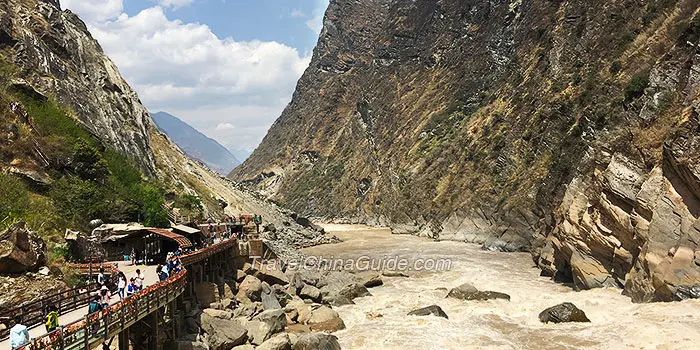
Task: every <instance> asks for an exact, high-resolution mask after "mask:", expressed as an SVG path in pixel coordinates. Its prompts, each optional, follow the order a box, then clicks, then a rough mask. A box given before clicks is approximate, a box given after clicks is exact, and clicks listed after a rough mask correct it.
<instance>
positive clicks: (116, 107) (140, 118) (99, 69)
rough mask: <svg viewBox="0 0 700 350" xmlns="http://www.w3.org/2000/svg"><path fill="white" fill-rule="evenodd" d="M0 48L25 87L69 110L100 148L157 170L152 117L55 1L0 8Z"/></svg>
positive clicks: (17, 1) (16, 0)
mask: <svg viewBox="0 0 700 350" xmlns="http://www.w3.org/2000/svg"><path fill="white" fill-rule="evenodd" d="M0 46H2V47H4V48H6V49H9V50H11V55H10V56H11V59H12V60H13V63H15V64H16V65H17V67H18V68H19V70H20V73H19V75H20V76H21V77H22V79H24V80H25V82H26V83H27V84H28V85H30V86H32V87H33V88H34V89H36V90H38V91H39V92H41V93H43V94H46V95H47V96H50V97H52V98H56V99H58V100H59V101H60V102H62V103H63V104H65V105H67V106H69V107H70V108H72V109H73V110H74V111H75V113H76V117H77V118H78V120H79V121H80V122H81V123H82V124H83V126H84V127H85V128H86V129H88V130H89V131H90V133H92V134H94V135H95V136H96V137H98V138H99V139H100V140H101V141H102V142H103V143H104V144H106V145H110V146H111V147H113V148H115V149H117V150H119V151H121V152H122V153H124V154H127V155H129V157H130V158H132V159H133V160H134V161H136V162H137V163H138V164H139V166H141V168H142V169H143V170H145V171H146V172H147V173H153V172H154V171H155V168H156V166H155V159H154V156H153V153H152V152H151V151H150V147H149V136H148V129H149V128H150V127H151V124H150V116H149V114H148V111H147V110H146V108H145V107H144V106H143V105H142V104H141V102H140V101H139V98H138V96H137V95H136V93H135V92H134V91H133V90H132V89H131V87H129V85H128V84H127V83H126V82H125V81H124V79H122V77H121V75H120V74H119V71H118V70H117V67H116V66H115V65H114V63H112V61H111V60H110V59H109V58H108V57H107V56H105V54H104V52H103V51H102V48H101V47H100V45H99V43H98V42H97V41H96V40H95V39H93V38H92V36H91V35H90V33H89V32H88V30H87V27H86V26H85V23H83V21H82V20H80V18H78V16H77V15H75V14H73V13H72V12H70V11H61V10H60V4H59V1H58V0H41V1H31V0H8V1H3V2H2V3H0Z"/></svg>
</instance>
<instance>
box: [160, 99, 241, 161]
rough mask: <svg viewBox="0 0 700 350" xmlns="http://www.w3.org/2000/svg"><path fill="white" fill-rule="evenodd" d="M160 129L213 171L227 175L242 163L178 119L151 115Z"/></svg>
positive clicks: (225, 149)
mask: <svg viewBox="0 0 700 350" xmlns="http://www.w3.org/2000/svg"><path fill="white" fill-rule="evenodd" d="M151 117H152V118H153V121H154V122H155V123H156V125H157V126H158V128H159V129H160V130H161V131H163V132H164V133H165V134H166V135H168V137H170V139H172V140H173V142H175V144H177V146H178V147H180V149H182V151H183V152H185V154H187V156H189V157H190V158H193V159H196V160H199V161H201V162H202V163H204V164H206V165H207V166H208V167H209V168H211V169H212V170H215V171H216V172H218V173H220V174H222V175H226V174H228V173H229V172H230V171H231V170H233V169H234V168H235V167H237V166H238V165H240V164H241V162H240V161H239V160H238V159H237V158H236V157H235V156H234V155H233V154H232V153H231V151H229V150H228V149H227V148H226V147H224V146H222V145H221V144H220V143H218V142H217V141H216V140H214V139H212V138H211V137H208V136H207V135H204V134H203V133H201V132H200V131H198V130H197V129H195V128H193V127H192V126H190V125H189V124H187V123H185V122H184V121H182V120H181V119H179V118H178V117H176V116H174V115H172V114H169V113H166V112H157V113H153V114H152V115H151Z"/></svg>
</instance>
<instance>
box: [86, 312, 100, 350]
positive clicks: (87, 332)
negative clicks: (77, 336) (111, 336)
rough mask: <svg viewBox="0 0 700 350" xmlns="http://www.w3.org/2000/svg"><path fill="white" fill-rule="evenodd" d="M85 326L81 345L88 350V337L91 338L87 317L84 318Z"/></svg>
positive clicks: (90, 326) (90, 327) (88, 318)
mask: <svg viewBox="0 0 700 350" xmlns="http://www.w3.org/2000/svg"><path fill="white" fill-rule="evenodd" d="M98 316H99V315H98ZM98 322H99V321H98ZM85 326H86V329H85V331H84V332H83V345H84V348H85V349H90V337H91V336H92V325H91V324H90V317H89V316H85Z"/></svg>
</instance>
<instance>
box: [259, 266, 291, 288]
mask: <svg viewBox="0 0 700 350" xmlns="http://www.w3.org/2000/svg"><path fill="white" fill-rule="evenodd" d="M254 275H255V277H257V278H259V279H260V280H261V281H264V282H267V283H269V284H270V285H275V284H279V285H285V284H288V283H289V278H288V277H287V276H286V275H285V274H284V272H282V271H281V270H280V269H279V268H278V266H277V264H262V265H261V266H259V267H258V270H257V271H256V272H255V273H254Z"/></svg>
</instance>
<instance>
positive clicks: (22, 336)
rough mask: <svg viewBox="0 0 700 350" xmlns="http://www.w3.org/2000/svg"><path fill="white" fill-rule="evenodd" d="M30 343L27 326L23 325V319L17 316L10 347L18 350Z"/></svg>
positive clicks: (11, 332) (12, 329)
mask: <svg viewBox="0 0 700 350" xmlns="http://www.w3.org/2000/svg"><path fill="white" fill-rule="evenodd" d="M28 341H29V331H28V330H27V326H25V325H23V324H22V317H21V316H15V325H14V326H13V327H12V328H11V329H10V347H11V348H12V349H18V348H20V347H21V346H22V345H24V344H26V343H27V342H28Z"/></svg>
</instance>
